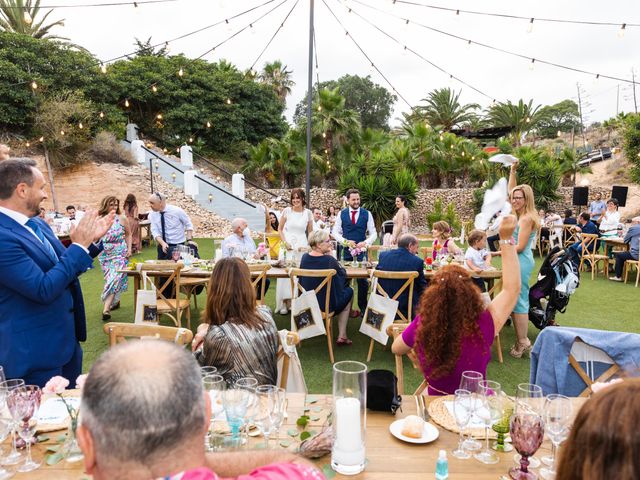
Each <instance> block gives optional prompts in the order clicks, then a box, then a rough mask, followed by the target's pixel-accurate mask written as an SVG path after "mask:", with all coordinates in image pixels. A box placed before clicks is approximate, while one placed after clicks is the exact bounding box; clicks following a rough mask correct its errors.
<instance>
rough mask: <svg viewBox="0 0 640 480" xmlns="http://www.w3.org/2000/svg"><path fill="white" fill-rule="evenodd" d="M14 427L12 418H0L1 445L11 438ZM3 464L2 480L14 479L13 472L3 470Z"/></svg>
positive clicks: (0, 471)
mask: <svg viewBox="0 0 640 480" xmlns="http://www.w3.org/2000/svg"><path fill="white" fill-rule="evenodd" d="M0 410H2V409H0ZM12 426H13V422H12V421H11V419H10V418H2V417H0V445H1V444H2V442H4V441H5V440H6V438H7V437H8V436H9V433H11V430H12ZM0 460H1V457H0ZM1 463H2V462H0V480H8V479H9V478H11V477H13V475H14V474H13V472H10V471H9V470H7V469H5V468H2V466H1Z"/></svg>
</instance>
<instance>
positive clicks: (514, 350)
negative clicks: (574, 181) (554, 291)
mask: <svg viewBox="0 0 640 480" xmlns="http://www.w3.org/2000/svg"><path fill="white" fill-rule="evenodd" d="M517 167H518V162H515V163H514V164H513V165H511V172H510V173H509V192H511V193H510V200H511V206H512V207H513V211H514V212H515V214H516V218H517V219H518V226H517V227H516V230H515V232H514V234H513V236H514V239H515V242H516V251H517V252H518V260H519V261H520V279H521V287H520V295H519V296H518V303H516V306H515V308H514V309H513V326H514V328H515V330H516V344H515V345H514V346H513V347H511V350H510V351H509V354H510V355H511V356H512V357H515V358H521V357H522V355H523V354H524V353H527V354H530V353H531V341H530V340H529V337H528V335H527V333H528V330H529V279H530V278H531V272H532V271H533V267H534V266H535V262H534V260H533V251H532V250H531V249H532V247H533V245H534V243H535V239H536V235H537V233H538V229H539V226H540V217H539V216H538V212H537V211H536V206H535V200H534V195H533V190H532V189H531V187H530V186H529V185H526V184H522V185H517V182H516V169H517Z"/></svg>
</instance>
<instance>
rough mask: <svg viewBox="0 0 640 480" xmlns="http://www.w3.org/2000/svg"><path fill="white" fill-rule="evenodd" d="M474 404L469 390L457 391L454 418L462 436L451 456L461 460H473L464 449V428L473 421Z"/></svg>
mask: <svg viewBox="0 0 640 480" xmlns="http://www.w3.org/2000/svg"><path fill="white" fill-rule="evenodd" d="M472 402H473V399H472V398H471V392H469V390H464V389H462V388H459V389H458V390H456V391H455V396H454V398H453V416H454V418H455V420H456V425H457V426H458V429H459V430H460V436H459V438H458V448H456V449H455V450H454V451H453V452H451V454H452V455H453V456H454V457H456V458H459V459H461V460H464V459H467V458H471V455H470V454H469V453H468V452H467V451H466V450H465V449H464V435H463V434H462V431H463V430H464V427H466V426H467V423H469V420H471V410H472Z"/></svg>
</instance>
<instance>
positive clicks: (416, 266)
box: [376, 248, 427, 315]
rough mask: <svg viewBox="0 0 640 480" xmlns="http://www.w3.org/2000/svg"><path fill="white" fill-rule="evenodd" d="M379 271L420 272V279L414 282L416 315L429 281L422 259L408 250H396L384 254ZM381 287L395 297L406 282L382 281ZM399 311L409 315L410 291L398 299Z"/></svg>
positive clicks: (379, 262) (381, 255)
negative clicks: (417, 306)
mask: <svg viewBox="0 0 640 480" xmlns="http://www.w3.org/2000/svg"><path fill="white" fill-rule="evenodd" d="M376 268H377V269H378V270H384V271H387V272H412V271H414V272H418V278H416V279H415V280H414V285H413V301H412V302H411V303H412V312H414V314H415V306H416V305H417V304H418V302H419V301H420V297H421V296H422V292H424V290H425V288H427V279H426V278H425V276H424V265H423V261H422V259H421V258H420V257H418V256H416V255H413V254H412V253H411V252H410V251H409V250H407V249H406V248H396V249H394V250H389V251H387V252H382V253H381V254H380V258H379V261H378V266H377V267H376ZM379 282H380V286H381V287H382V288H384V291H385V292H387V293H388V294H389V296H390V297H393V296H394V295H395V293H396V292H397V291H398V290H399V289H400V287H402V285H403V284H404V282H405V280H385V279H380V280H379ZM397 300H398V302H399V305H398V310H400V311H401V312H403V313H404V314H405V315H406V314H407V303H408V301H409V290H408V289H407V290H405V291H404V292H402V293H401V294H400V296H399V297H398V299H397Z"/></svg>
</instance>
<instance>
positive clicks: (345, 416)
mask: <svg viewBox="0 0 640 480" xmlns="http://www.w3.org/2000/svg"><path fill="white" fill-rule="evenodd" d="M334 415H335V419H334V421H335V422H336V438H335V441H334V445H333V452H332V461H333V462H334V463H337V464H340V465H344V466H351V465H353V466H355V465H361V464H363V463H364V456H365V451H364V442H363V438H362V429H361V426H360V416H361V412H360V400H358V399H357V398H340V399H338V400H336V404H335V411H334Z"/></svg>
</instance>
